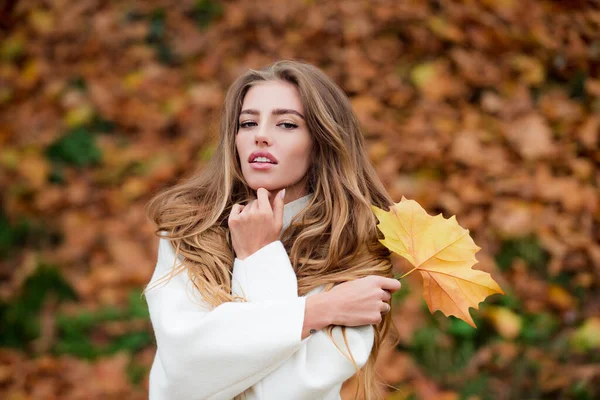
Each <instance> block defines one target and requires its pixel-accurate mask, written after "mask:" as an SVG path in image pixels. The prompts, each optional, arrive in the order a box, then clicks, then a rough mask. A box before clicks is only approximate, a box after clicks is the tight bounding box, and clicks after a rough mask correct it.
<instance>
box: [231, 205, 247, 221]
mask: <svg viewBox="0 0 600 400" xmlns="http://www.w3.org/2000/svg"><path fill="white" fill-rule="evenodd" d="M243 208H244V206H243V205H241V204H234V205H233V206H231V212H230V213H229V217H230V218H231V217H232V216H234V217H235V216H236V215H238V214H239V213H240V212H241V211H242V209H243Z"/></svg>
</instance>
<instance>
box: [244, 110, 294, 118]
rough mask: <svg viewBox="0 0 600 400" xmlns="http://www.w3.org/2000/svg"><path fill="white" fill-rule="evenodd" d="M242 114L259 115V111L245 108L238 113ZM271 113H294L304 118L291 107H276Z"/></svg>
mask: <svg viewBox="0 0 600 400" xmlns="http://www.w3.org/2000/svg"><path fill="white" fill-rule="evenodd" d="M242 114H251V115H260V112H259V111H258V110H254V109H246V110H242V112H241V113H240V115H242ZM271 114H273V115H284V114H294V115H297V116H299V117H300V118H302V119H304V115H302V114H300V113H299V112H298V111H296V110H292V109H291V108H276V109H275V110H273V112H272V113H271Z"/></svg>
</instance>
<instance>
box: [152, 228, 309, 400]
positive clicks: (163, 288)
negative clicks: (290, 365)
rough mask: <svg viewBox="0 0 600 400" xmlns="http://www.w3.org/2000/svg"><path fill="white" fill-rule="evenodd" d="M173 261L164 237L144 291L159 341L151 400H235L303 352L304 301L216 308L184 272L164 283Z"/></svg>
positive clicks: (233, 305)
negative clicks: (300, 351) (279, 366)
mask: <svg viewBox="0 0 600 400" xmlns="http://www.w3.org/2000/svg"><path fill="white" fill-rule="evenodd" d="M174 261H175V253H174V250H173V248H172V246H171V244H170V242H169V241H168V240H167V239H165V238H161V239H160V243H159V250H158V260H157V264H156V269H155V272H154V275H153V277H152V280H151V282H150V286H149V290H148V291H147V294H146V298H147V302H148V308H149V311H150V318H151V321H152V326H153V328H154V333H155V336H156V343H157V352H156V356H155V360H154V364H153V366H152V370H151V373H150V398H151V399H153V400H154V399H157V400H162V399H231V398H232V397H234V396H236V395H237V394H239V393H241V392H243V391H244V390H246V389H247V388H249V387H251V386H252V385H253V384H255V383H256V382H258V381H260V380H261V379H262V378H264V377H265V376H266V375H268V374H269V373H270V372H272V371H273V370H274V369H275V368H276V366H277V365H279V364H281V362H283V361H284V360H286V359H288V358H289V357H290V356H291V355H292V354H293V353H294V352H295V351H297V350H298V348H299V347H300V345H301V332H302V325H303V322H304V308H305V299H303V298H297V297H296V298H291V297H290V298H288V299H277V298H273V299H270V300H266V299H265V300H264V301H257V302H252V303H250V302H246V303H243V302H227V303H223V304H221V305H219V306H218V307H215V308H213V309H210V308H209V307H208V306H207V305H206V303H204V302H203V301H202V298H201V297H200V295H199V292H198V290H196V289H195V288H194V287H193V285H192V284H191V281H190V280H189V278H188V276H187V273H186V272H182V273H179V274H176V275H175V276H173V277H172V278H171V279H169V280H167V281H166V282H162V281H161V280H160V279H161V278H162V277H163V276H165V275H168V274H169V271H170V270H171V268H172V266H173V264H174ZM273 283H276V282H273ZM282 284H283V285H285V283H282Z"/></svg>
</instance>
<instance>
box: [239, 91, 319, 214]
mask: <svg viewBox="0 0 600 400" xmlns="http://www.w3.org/2000/svg"><path fill="white" fill-rule="evenodd" d="M235 145H236V148H237V151H238V155H239V157H240V164H241V166H242V173H243V174H244V178H245V179H246V182H247V183H248V185H250V187H251V188H252V189H254V190H258V188H261V187H262V188H265V189H267V190H268V191H269V192H271V193H272V194H273V195H275V194H277V192H276V191H278V190H280V189H283V188H285V189H286V194H285V202H286V203H289V202H290V201H293V200H296V199H298V198H300V197H302V196H304V195H306V194H307V192H306V186H307V185H306V181H307V175H306V173H307V171H308V168H309V166H310V159H311V157H310V156H311V149H312V138H311V136H310V134H309V132H308V128H307V126H306V123H305V121H304V107H302V102H301V101H300V95H299V93H298V89H297V88H296V86H294V85H293V84H291V83H288V82H284V81H266V82H260V83H256V84H254V85H253V86H252V87H251V88H250V89H249V90H248V92H247V93H246V96H245V97H244V101H243V103H242V111H241V113H240V116H239V121H238V132H237V135H236V138H235Z"/></svg>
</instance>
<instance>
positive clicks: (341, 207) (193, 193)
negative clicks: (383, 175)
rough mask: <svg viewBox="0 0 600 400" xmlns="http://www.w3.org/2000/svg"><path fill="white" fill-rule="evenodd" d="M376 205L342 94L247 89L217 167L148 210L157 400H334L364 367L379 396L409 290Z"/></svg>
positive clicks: (227, 123)
mask: <svg viewBox="0 0 600 400" xmlns="http://www.w3.org/2000/svg"><path fill="white" fill-rule="evenodd" d="M371 204H373V205H376V206H378V207H380V208H384V209H387V208H388V207H389V206H390V205H391V204H392V201H391V199H390V198H389V196H388V195H387V193H386V192H385V190H384V188H383V186H382V184H381V183H380V181H379V179H378V178H377V176H376V174H375V172H374V169H373V168H372V166H371V165H370V163H369V161H368V158H367V155H366V152H365V147H364V143H363V138H362V135H361V133H360V130H359V123H358V121H357V119H356V116H355V115H354V113H353V111H352V108H351V105H350V102H349V100H348V98H347V97H346V95H345V94H344V92H343V91H342V90H341V89H340V88H339V87H338V86H337V85H336V84H335V83H334V82H332V81H331V79H329V78H328V77H327V76H326V75H325V74H324V73H323V72H321V71H320V70H319V69H317V68H316V67H314V66H311V65H309V64H305V63H300V62H295V61H279V62H276V63H275V64H273V65H271V66H269V67H267V68H264V69H262V70H249V71H248V72H246V73H245V74H244V75H242V76H241V77H239V78H238V79H237V80H236V81H235V82H234V83H233V84H232V86H231V87H230V88H229V90H228V92H227V96H226V100H225V105H224V109H223V113H222V118H221V126H220V141H219V144H218V147H217V150H216V153H215V155H214V156H213V158H212V160H211V161H210V164H209V165H208V166H207V167H206V168H205V169H204V170H203V171H202V172H201V173H200V174H199V175H198V176H195V177H192V178H191V179H189V180H188V181H186V182H185V183H182V184H179V185H177V186H175V187H173V188H170V189H168V190H166V191H165V192H163V193H161V194H159V195H158V196H156V197H155V198H154V199H152V200H151V202H150V203H149V204H148V216H149V218H150V219H151V220H152V221H153V222H154V223H155V224H156V226H157V230H156V231H157V235H159V236H160V244H159V250H158V261H157V265H156V270H155V272H154V275H153V277H152V280H151V282H150V284H149V286H148V288H147V290H146V296H147V301H148V306H149V309H150V316H151V320H152V325H153V327H154V331H155V336H156V341H157V352H156V357H155V359H154V364H153V366H152V370H151V373H150V398H151V399H232V398H239V399H248V400H250V399H252V400H258V399H260V400H282V399H283V400H293V399H307V400H309V399H310V400H321V399H326V400H329V399H332V400H333V399H339V398H340V394H339V392H340V388H341V385H342V383H343V382H344V381H345V380H346V379H348V378H350V377H351V376H352V375H354V374H355V373H356V372H357V371H359V370H360V369H361V368H363V367H364V368H363V369H362V370H360V372H361V377H362V378H361V380H362V381H363V382H364V386H363V388H364V391H365V393H368V392H370V391H371V389H372V388H371V386H372V384H373V379H374V371H373V367H374V363H375V358H376V356H377V351H378V349H379V345H380V344H381V342H382V340H383V337H384V336H385V334H386V332H387V329H388V326H389V325H388V324H389V322H390V318H389V314H388V311H389V310H390V305H389V300H390V297H391V293H392V292H393V291H395V290H398V289H399V288H400V283H399V282H398V281H397V280H395V279H391V278H390V276H391V275H392V271H391V263H390V260H389V251H388V250H387V249H386V248H385V247H383V246H382V245H381V244H380V243H379V241H378V233H377V227H376V224H377V220H376V218H375V217H374V214H373V212H372V211H371V208H370V205H371Z"/></svg>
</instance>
